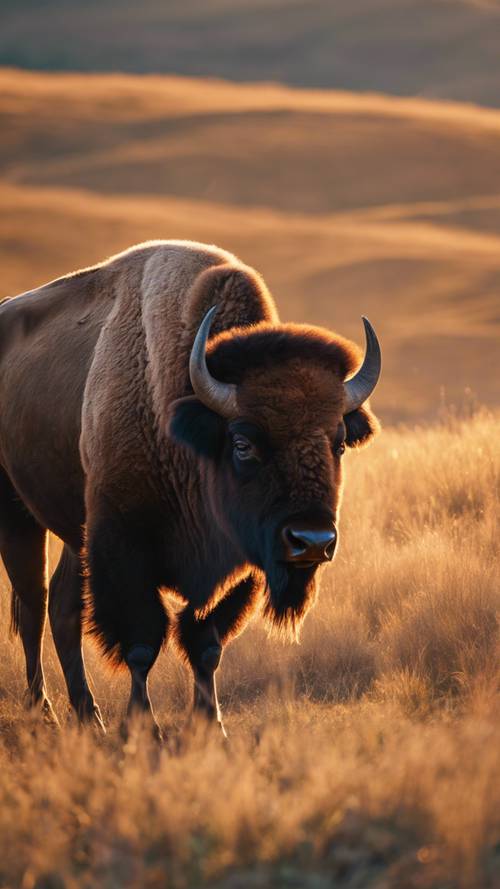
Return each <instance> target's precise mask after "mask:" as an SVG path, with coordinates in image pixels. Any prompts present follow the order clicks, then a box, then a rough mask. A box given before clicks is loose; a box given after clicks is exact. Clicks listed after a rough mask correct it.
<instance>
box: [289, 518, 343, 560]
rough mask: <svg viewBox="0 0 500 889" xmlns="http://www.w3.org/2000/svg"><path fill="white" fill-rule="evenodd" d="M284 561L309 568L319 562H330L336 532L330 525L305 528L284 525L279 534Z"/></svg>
mask: <svg viewBox="0 0 500 889" xmlns="http://www.w3.org/2000/svg"><path fill="white" fill-rule="evenodd" d="M281 539H282V542H283V546H284V553H285V561H286V562H293V563H294V564H295V565H296V566H297V567H304V568H306V567H307V568H310V567H312V565H317V564H319V563H320V562H331V560H332V559H333V555H334V552H335V547H336V544H337V531H336V529H335V527H334V526H333V525H332V526H330V527H325V528H307V527H304V525H303V524H300V523H296V524H290V525H286V527H284V528H283V530H282V532H281Z"/></svg>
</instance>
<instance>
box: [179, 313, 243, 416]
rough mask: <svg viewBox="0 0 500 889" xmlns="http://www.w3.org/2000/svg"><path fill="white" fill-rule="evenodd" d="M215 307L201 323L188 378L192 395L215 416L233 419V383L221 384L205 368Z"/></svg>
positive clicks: (192, 352) (236, 408)
mask: <svg viewBox="0 0 500 889" xmlns="http://www.w3.org/2000/svg"><path fill="white" fill-rule="evenodd" d="M216 311H217V306H212V308H211V309H209V310H208V312H207V314H206V315H205V317H204V319H203V321H202V322H201V324H200V326H199V328H198V333H197V334H196V337H195V341H194V343H193V348H192V349H191V355H190V358H189V377H190V380H191V385H192V387H193V392H194V394H195V395H196V396H197V397H198V398H199V399H200V401H202V402H203V404H205V405H206V406H207V407H209V408H211V410H213V411H215V413H216V414H220V415H221V416H222V417H227V418H228V419H229V418H231V417H235V416H236V415H237V413H238V402H237V399H236V391H237V387H236V386H235V385H234V383H221V382H220V380H216V379H215V378H214V377H213V376H211V374H210V371H209V369H208V367H207V358H206V350H207V340H208V336H209V334H210V325H211V323H212V318H213V316H214V314H215V312H216Z"/></svg>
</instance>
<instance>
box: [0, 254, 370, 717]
mask: <svg viewBox="0 0 500 889" xmlns="http://www.w3.org/2000/svg"><path fill="white" fill-rule="evenodd" d="M212 305H217V313H216V316H215V319H214V323H213V330H212V333H213V338H212V340H211V342H210V344H209V350H208V364H209V367H210V370H211V372H212V373H213V375H214V376H215V377H217V378H219V379H221V380H227V381H230V382H233V383H237V384H238V405H239V408H240V417H238V418H235V420H234V421H231V422H229V421H226V420H223V419H222V418H221V417H219V416H218V415H216V414H214V413H213V412H212V411H210V410H209V409H208V408H206V407H205V406H204V405H202V404H201V403H200V402H198V400H197V399H195V398H194V397H193V396H192V394H191V393H192V390H191V386H190V382H189V373H188V361H189V354H190V351H191V348H192V344H193V340H194V337H195V335H196V332H197V330H198V327H199V325H200V322H201V320H202V319H203V317H204V315H205V313H206V311H207V310H208V309H209V308H210V307H211V306H212ZM358 360H359V353H358V351H357V349H356V347H354V346H353V344H352V343H349V342H348V341H346V340H344V339H343V338H341V337H339V336H337V335H334V334H332V333H330V332H329V331H325V330H319V329H316V328H310V327H305V326H302V325H290V324H289V325H282V324H280V323H279V319H278V315H277V312H276V308H275V305H274V302H273V300H272V297H271V296H270V294H269V292H268V290H267V288H266V286H265V284H264V282H263V281H262V279H261V278H260V277H259V275H258V274H257V273H256V272H255V271H254V270H252V269H250V268H248V267H247V266H245V265H243V264H242V263H241V262H240V261H239V260H238V259H236V258H235V257H234V256H232V255H231V254H229V253H227V252H225V251H222V250H220V249H219V248H216V247H210V246H207V245H202V244H196V243H192V242H176V241H160V242H152V243H148V244H143V245H139V246H138V247H135V248H132V249H131V250H129V251H127V252H125V253H123V254H119V255H118V256H115V257H112V258H111V259H110V260H108V261H107V262H105V263H103V264H101V265H98V266H95V267H93V268H90V269H85V270H83V271H81V272H78V273H76V274H74V275H70V276H68V277H65V278H61V279H58V280H57V281H54V282H52V283H50V284H47V285H45V286H44V287H41V288H39V289H38V290H35V291H32V292H30V293H27V294H23V295H22V296H20V297H16V298H14V299H10V300H8V301H5V302H4V303H2V305H1V306H0V404H1V405H2V410H1V414H0V465H1V467H2V472H3V474H4V478H5V483H4V489H3V493H1V492H0V493H1V496H2V498H3V501H4V502H7V501H8V500H9V498H10V499H12V498H14V499H16V500H17V501H21V502H22V504H24V506H23V509H24V510H25V512H26V514H27V515H28V516H29V517H30V522H32V523H33V524H34V525H35V526H36V527H37V528H38V527H39V528H40V529H41V533H43V534H44V533H45V529H47V528H48V529H50V530H52V531H53V532H54V533H56V534H57V535H58V536H59V537H61V538H62V540H63V541H64V542H65V545H66V546H65V554H64V555H63V558H64V559H65V562H64V570H63V569H62V568H61V571H60V572H59V574H58V579H57V583H56V584H55V585H54V589H53V590H52V588H51V593H50V595H51V597H53V598H54V603H55V604H54V607H53V609H52V612H51V621H52V614H53V615H59V617H54V623H53V629H54V627H55V630H56V635H57V637H58V639H59V640H60V644H59V647H58V650H59V655H60V657H61V662H62V663H63V668H64V669H65V672H66V678H67V681H68V688H69V691H70V697H71V699H72V702H73V703H74V706H75V707H76V709H77V710H78V711H79V712H80V714H82V713H85V714H87V715H88V714H89V713H91V714H93V715H94V716H96V714H97V718H98V711H97V708H96V707H95V704H94V702H93V700H92V696H91V694H90V691H89V690H88V686H87V684H86V681H85V676H84V670H83V664H82V661H81V639H80V632H81V627H80V620H79V619H78V621H76V620H75V619H74V615H78V614H79V611H80V606H81V597H82V584H81V582H80V580H79V576H80V571H81V565H80V567H78V553H79V552H80V550H81V548H82V544H83V543H84V540H83V537H82V529H84V531H85V543H84V547H83V549H84V560H85V564H86V568H87V586H88V600H89V609H88V626H89V629H90V631H91V632H92V633H93V634H94V635H95V636H96V637H97V638H98V640H99V642H100V644H101V646H102V649H103V651H104V653H105V654H107V656H108V657H109V658H110V659H111V660H112V661H113V662H114V663H115V664H121V663H126V664H127V665H128V667H129V669H130V671H131V675H132V697H131V703H134V702H135V704H137V703H139V704H140V705H141V706H143V707H144V708H146V709H147V708H149V700H148V698H147V688H146V679H147V673H148V671H149V669H150V667H151V666H152V664H153V663H154V660H155V659H156V656H157V654H158V651H159V649H160V647H161V645H162V644H164V642H165V640H166V639H167V638H168V628H169V619H168V615H167V613H166V610H165V607H164V601H163V598H162V595H161V591H162V590H165V589H166V590H169V591H170V592H171V593H173V594H174V595H176V596H177V597H178V598H179V599H180V600H181V601H182V602H184V603H185V610H184V611H183V612H182V614H181V615H180V617H179V620H178V624H177V630H176V631H175V636H176V640H177V645H178V646H179V647H180V648H181V649H183V651H184V654H185V656H186V657H187V659H188V661H189V663H191V664H192V666H193V670H194V676H195V682H196V683H197V688H198V693H199V694H202V698H203V701H205V703H206V702H207V700H208V699H209V704H210V706H209V707H208V709H209V710H210V712H211V713H213V712H215V711H216V710H217V707H216V697H215V686H214V684H213V672H214V670H215V668H216V666H217V663H218V658H217V657H216V656H215V654H214V652H215V651H216V649H217V646H219V647H221V648H222V645H223V644H225V643H226V642H227V641H229V639H230V638H231V637H232V636H233V635H235V634H236V633H237V632H239V631H240V630H241V628H242V626H243V623H244V622H245V620H247V619H248V616H249V614H250V613H251V612H252V611H253V609H254V607H255V605H256V602H257V601H258V599H259V598H260V596H261V594H264V588H265V594H264V604H265V613H266V615H267V616H268V617H269V619H270V620H271V621H272V622H274V624H275V625H276V626H278V627H281V628H283V627H284V628H287V627H288V628H290V629H291V630H292V631H293V632H295V631H296V630H297V628H298V626H299V625H300V622H301V620H302V618H303V616H304V614H305V613H306V611H307V610H308V608H309V607H310V604H311V603H312V601H313V599H314V596H315V592H316V582H315V576H316V571H315V570H314V569H307V570H303V571H302V572H297V571H296V572H295V573H293V572H292V573H290V571H289V570H288V569H285V568H284V566H283V563H281V562H280V557H279V555H277V550H276V546H277V543H276V541H277V536H276V535H277V529H278V527H279V523H280V522H281V523H282V522H283V521H284V520H285V519H287V517H288V515H290V514H298V513H300V514H304V515H310V514H312V513H315V514H316V513H317V514H318V515H319V514H321V515H323V516H328V517H329V520H331V521H335V518H336V513H337V507H338V503H339V498H340V488H341V467H340V460H339V458H338V457H337V456H336V449H337V447H338V443H339V440H340V439H344V438H345V441H346V444H348V445H357V444H360V443H362V442H364V441H366V440H368V439H369V438H370V437H371V436H372V435H373V433H374V431H375V430H376V426H377V424H376V420H375V418H374V416H373V415H372V414H371V412H370V411H369V409H368V408H367V407H366V406H365V408H363V409H361V410H359V411H356V412H355V413H354V414H351V415H348V416H347V417H344V418H343V381H344V379H345V377H346V375H349V374H350V373H351V372H352V371H353V370H354V368H355V366H356V364H357V362H358ZM235 423H236V424H237V423H244V424H246V427H245V428H246V429H247V432H248V430H250V432H248V434H249V435H250V437H252V436H254V437H256V438H255V442H256V443H255V447H256V448H258V451H259V466H258V470H259V471H258V472H257V469H256V467H255V466H254V467H253V470H252V472H253V475H251V477H250V475H249V474H248V472H247V470H246V469H245V472H246V474H245V472H244V473H243V475H241V473H240V475H238V472H236V469H235V467H234V465H233V463H232V462H231V460H232V458H231V453H232V451H231V448H232V445H231V441H232V436H234V434H236V433H235ZM339 436H340V439H339ZM252 440H253V439H252ZM233 462H234V461H233ZM238 471H239V470H238ZM242 472H243V470H242ZM28 524H29V523H28ZM0 525H1V526H2V527H1V528H0V545H1V548H2V555H3V557H4V559H5V560H6V562H7V559H6V552H7V550H6V547H7V544H6V543H5V541H6V540H8V538H9V534H10V533H11V528H12V521H11V519H10V518H9V513H8V511H7V510H5V509H2V514H1V518H0ZM23 533H24V532H23ZM30 534H31V531H30V532H29V533H28V529H27V530H26V532H25V533H24V537H23V539H22V540H21V539H20V541H19V549H20V551H21V550H22V559H23V560H30V559H31V558H32V557H33V552H34V551H33V547H32V544H31V543H30V539H31V538H30ZM23 540H24V545H23ZM30 547H31V548H30ZM20 558H21V557H20ZM39 565H40V572H41V574H40V578H42V577H43V575H44V572H45V562H44V557H40V559H39ZM7 569H8V571H9V573H10V574H11V577H13V575H15V574H16V569H15V566H14V567H12V566H9V564H7ZM249 571H251V572H252V575H251V577H252V579H248V580H245V579H242V578H244V577H245V575H247V576H248V574H249ZM256 578H260V580H256ZM38 586H39V588H40V591H41V592H40V595H42V590H43V588H44V585H43V583H42V580H41V579H40V580H39V581H38ZM64 587H66V592H65V588H64ZM16 592H17V595H18V596H19V598H20V601H21V603H23V607H25V608H27V609H28V610H29V609H30V608H32V607H33V606H32V605H31V604H29V603H30V602H31V601H32V598H33V592H32V591H31V590H28V589H27V588H26V587H25V586H23V584H22V583H21V585H19V584H18V583H16ZM66 594H67V595H68V596H71V603H70V604H68V607H67V608H66V609H65V608H63V607H62V606H61V607H59V605H58V601H56V600H59V599H60V598H63V597H64V596H65V595H66ZM49 611H50V609H49ZM16 614H17V611H16ZM63 614H67V615H72V617H71V620H72V624H71V626H72V632H71V634H70V638H69V641H68V642H67V644H65V642H64V639H63V635H64V634H63V632H62V631H61V628H62V624H63V620H65V619H66V618H64V619H63V618H62V617H60V615H63ZM67 619H68V620H69V617H68V618H67ZM37 620H38V623H37ZM33 621H34V625H36V626H39V628H40V630H39V638H38V640H37V639H36V638H35V641H34V642H33V643H32V642H30V641H29V639H28V635H29V633H26V634H25V635H26V639H25V638H24V636H23V641H24V642H25V647H26V645H27V646H28V649H29V651H30V658H31V661H33V663H34V665H35V673H37V676H38V677H39V676H41V675H42V673H41V662H40V638H41V632H42V630H43V621H42V623H40V620H39V619H38V618H36V616H35V615H34V616H33ZM33 621H32V622H33ZM28 623H29V621H28ZM30 626H31V625H30ZM30 632H31V630H30ZM21 634H22V635H23V627H22V626H21ZM36 635H37V634H36V632H35V637H36ZM31 636H33V633H32V632H31ZM31 636H30V639H31ZM207 638H210V639H211V640H212V642H211V644H210V645H208V648H207V651H206V652H205V653H204V651H203V650H202V649H200V650H198V649H197V648H196V645H197V643H196V640H197V639H198V640H205V641H204V642H203V643H202V641H199V645H202V644H203V645H205V644H206V639H207ZM214 640H215V641H214ZM212 643H213V644H212ZM30 646H31V647H30ZM193 646H194V647H193ZM204 658H205V661H206V662H205V661H204V660H203V659H204ZM200 659H201V660H200ZM202 662H203V664H205V666H203V665H202V667H200V666H199V664H200V663H202ZM197 664H198V666H196V665H197ZM207 664H208V665H209V667H207ZM210 664H211V665H212V667H210ZM199 670H201V671H202V674H203V677H205V678H203V677H202V679H200V677H199V676H198V674H197V671H198V672H199ZM204 670H205V673H203V671H204ZM207 670H208V673H207ZM210 670H211V673H210ZM32 673H33V670H32ZM205 674H207V675H208V677H209V678H208V680H207V679H206V675H205ZM75 675H77V676H78V688H75V687H74V682H73V679H72V677H74V676H75ZM200 675H201V674H200ZM28 681H29V682H30V683H31V684H32V681H33V677H32V676H31V679H30V677H29V680H28ZM200 682H201V686H200V685H199V683H200ZM38 686H39V688H42V689H43V682H42V684H41V685H40V682H38ZM38 686H37V687H38ZM200 688H202V689H203V693H201V692H200ZM43 695H45V693H44V691H43ZM207 695H208V698H207ZM200 700H201V699H200ZM200 706H202V704H200Z"/></svg>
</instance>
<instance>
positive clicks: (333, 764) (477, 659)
mask: <svg viewBox="0 0 500 889" xmlns="http://www.w3.org/2000/svg"><path fill="white" fill-rule="evenodd" d="M345 476H346V486H345V495H344V503H343V507H342V515H341V523H340V530H341V545H340V551H339V553H338V556H337V558H336V560H335V562H334V564H333V566H332V567H329V568H327V569H326V570H325V572H324V575H323V583H322V590H321V594H320V598H319V601H318V604H317V606H316V608H315V609H314V611H313V612H312V613H311V614H310V615H309V616H308V618H307V621H306V625H305V627H304V630H303V633H302V640H301V644H300V645H284V644H283V643H281V642H279V641H276V640H269V639H267V637H266V633H265V629H264V627H263V625H262V622H261V621H260V620H259V619H258V618H257V619H256V620H255V621H254V623H253V625H252V626H251V627H250V628H249V630H248V631H247V632H246V633H245V634H244V635H243V636H242V637H241V638H240V639H239V640H237V641H236V642H235V643H233V645H232V647H231V648H230V649H229V650H228V651H227V653H226V655H225V657H224V660H223V663H222V667H221V670H220V680H219V688H220V697H221V702H222V706H223V710H224V713H225V721H226V726H227V729H228V732H229V735H230V744H229V745H228V746H227V747H226V746H225V745H223V744H222V743H221V741H220V740H219V739H218V738H217V737H207V736H206V735H205V734H203V733H202V732H198V733H197V732H196V731H193V732H192V733H190V734H189V733H187V731H186V723H187V718H188V713H189V699H190V684H189V677H188V676H187V674H186V672H185V669H184V667H183V666H182V665H181V664H180V663H179V662H178V661H177V660H176V659H175V657H174V655H172V654H170V653H169V652H167V653H166V654H165V655H163V656H162V658H161V660H160V662H159V663H158V666H157V668H156V670H155V675H154V681H153V683H152V694H153V698H154V703H155V707H156V711H157V716H158V718H159V720H160V721H161V723H162V725H163V727H164V729H165V734H166V736H167V742H166V744H165V747H164V749H162V750H161V751H158V750H156V749H155V748H154V746H153V745H152V744H151V743H150V741H149V739H148V737H147V736H146V735H145V734H143V733H141V732H140V731H139V729H137V730H136V731H135V732H133V733H132V735H131V737H130V739H129V741H128V742H127V743H126V744H124V743H123V742H122V741H121V739H120V736H119V732H118V725H119V720H120V717H121V715H122V713H123V710H124V706H125V701H126V693H127V683H126V677H125V676H120V675H117V674H109V672H107V670H106V668H105V667H104V665H103V663H102V660H101V659H100V657H99V656H98V655H97V654H96V653H95V652H94V651H92V650H91V649H89V650H88V652H87V658H88V663H89V667H90V673H91V676H92V680H93V685H94V686H95V690H96V694H97V696H98V699H99V702H100V704H101V706H102V709H103V714H104V716H105V718H106V721H107V723H108V726H109V730H108V735H107V736H106V738H105V739H96V738H95V737H94V735H93V734H92V733H91V732H78V731H77V730H76V728H75V727H74V726H72V725H71V722H70V721H69V720H68V717H67V715H66V712H67V711H66V703H65V696H64V689H63V683H62V679H61V675H60V671H59V667H58V666H57V664H56V661H55V659H54V654H53V650H52V645H51V642H50V641H49V640H48V641H47V644H46V650H45V662H46V666H47V669H46V673H47V682H48V686H49V692H50V694H51V697H52V700H53V702H54V705H55V709H56V710H57V712H58V715H59V718H60V720H61V723H62V725H63V728H62V730H61V731H60V732H59V733H53V732H52V731H50V730H48V729H43V728H41V729H38V728H36V726H35V724H34V723H33V722H32V720H30V719H29V718H28V716H27V715H26V714H25V713H24V711H23V708H22V697H23V690H24V675H23V661H22V654H21V647H20V644H19V642H18V640H10V639H9V637H8V605H9V596H8V589H7V584H6V583H5V582H4V583H3V595H2V627H1V636H0V652H1V662H0V769H1V771H0V886H1V887H9V889H11V887H18V886H19V887H22V889H35V887H36V889H49V887H50V889H61V887H67V889H76V887H78V889H80V887H89V889H90V887H92V889H94V887H105V889H108V887H109V889H112V887H113V889H114V887H127V889H129V887H134V889H135V887H137V889H157V887H158V889H159V887H164V886H168V887H175V889H177V887H179V889H182V887H197V886H200V885H205V884H206V885H209V886H214V887H215V886H223V887H231V889H237V887H238V889H246V887H272V886H296V887H302V886H304V887H315V889H322V887H325V889H326V887H335V886H341V887H344V886H345V887H360V889H361V887H363V889H364V887H370V889H372V887H376V889H406V887H410V889H428V887H435V889H437V887H440V889H441V887H442V889H451V887H469V889H488V887H491V889H493V887H494V885H495V875H496V879H498V872H499V868H500V783H499V777H498V776H499V773H500V732H499V718H498V717H499V706H498V685H499V682H498V681H499V677H500V671H499V653H500V648H499V633H498V610H499V599H500V596H499V579H498V578H499V553H500V542H499V521H498V520H499V497H500V418H499V416H498V415H494V414H485V413H478V414H476V415H473V416H471V417H468V418H466V419H460V420H459V419H454V418H453V417H448V418H447V419H446V421H443V422H442V423H440V424H438V425H434V426H431V427H428V428H424V427H422V428H417V429H408V430H405V429H401V430H386V431H384V433H383V434H382V435H381V436H380V437H379V439H378V440H377V441H376V442H375V443H374V444H373V445H372V446H371V447H370V448H369V449H367V450H366V451H362V452H360V453H359V454H348V455H346V458H345ZM52 548H53V555H54V557H55V556H56V550H57V544H56V543H53V545H52Z"/></svg>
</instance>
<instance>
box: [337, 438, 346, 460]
mask: <svg viewBox="0 0 500 889" xmlns="http://www.w3.org/2000/svg"><path fill="white" fill-rule="evenodd" d="M344 451H345V441H343V442H341V444H339V445H336V446H335V456H336V457H341V456H342V454H343V453H344Z"/></svg>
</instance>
